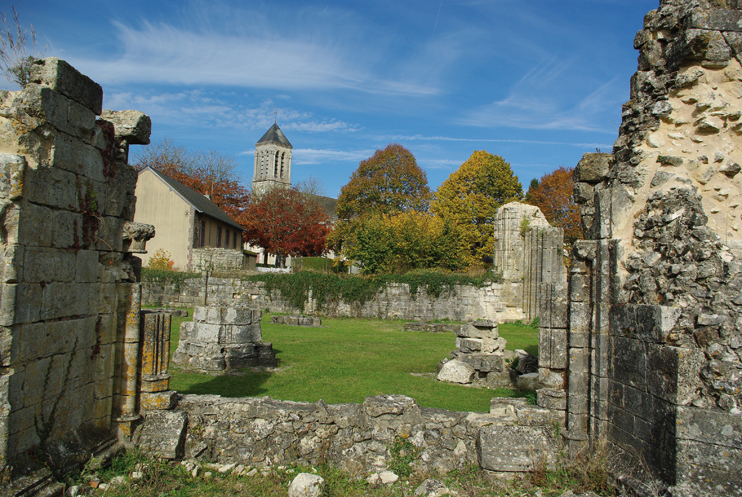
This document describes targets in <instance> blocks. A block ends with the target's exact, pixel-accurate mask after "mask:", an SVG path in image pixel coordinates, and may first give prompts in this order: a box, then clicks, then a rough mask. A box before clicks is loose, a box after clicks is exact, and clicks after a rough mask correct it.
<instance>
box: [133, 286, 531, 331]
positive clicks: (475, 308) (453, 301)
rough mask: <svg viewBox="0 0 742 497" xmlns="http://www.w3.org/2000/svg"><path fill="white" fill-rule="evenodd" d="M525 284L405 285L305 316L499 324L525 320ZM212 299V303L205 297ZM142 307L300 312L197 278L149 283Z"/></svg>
mask: <svg viewBox="0 0 742 497" xmlns="http://www.w3.org/2000/svg"><path fill="white" fill-rule="evenodd" d="M521 286H522V283H521V282H517V283H509V282H508V283H490V284H488V285H485V286H483V287H481V288H478V287H474V286H464V285H457V286H456V287H455V288H454V290H453V291H452V292H451V293H450V294H449V293H447V292H445V291H444V292H443V293H442V294H441V295H440V296H439V297H435V296H432V295H428V294H427V292H425V290H424V289H423V288H420V289H418V292H417V294H415V295H413V294H411V292H410V286H409V285H406V284H390V285H388V286H387V287H386V288H385V289H384V290H382V291H380V292H379V293H378V294H377V295H376V296H375V297H374V298H372V299H371V300H369V301H368V302H366V303H364V304H363V305H357V304H353V303H350V302H344V301H338V302H335V303H333V304H332V305H329V306H326V307H322V309H320V308H319V306H318V305H317V302H316V301H314V300H312V299H311V298H310V299H309V301H308V302H306V303H305V305H304V309H302V312H303V313H304V314H307V315H312V314H322V315H325V316H329V317H361V318H378V319H406V320H411V321H412V320H414V321H434V320H436V319H450V320H452V321H474V320H477V319H485V318H487V319H490V318H492V319H495V320H496V321H497V322H503V321H515V320H518V319H523V314H522V313H521V309H520V302H521ZM205 294H208V298H206V295H205ZM142 299H143V302H145V303H147V304H153V305H167V306H172V307H175V306H193V305H204V304H206V305H232V303H234V304H235V305H251V306H255V307H256V308H258V309H268V310H269V311H270V312H279V313H295V312H296V311H297V309H295V308H294V307H293V305H292V304H291V303H290V302H289V301H288V300H287V299H285V298H283V297H282V296H281V293H280V292H279V291H273V292H271V293H270V294H269V293H268V292H267V291H266V290H265V283H263V282H252V281H242V280H240V279H233V278H213V277H210V278H208V281H207V280H206V279H205V278H193V279H187V280H185V281H183V282H181V283H178V285H177V286H176V285H175V284H166V283H160V282H145V283H143V289H142Z"/></svg>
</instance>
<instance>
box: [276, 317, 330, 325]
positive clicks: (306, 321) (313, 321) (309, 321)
mask: <svg viewBox="0 0 742 497" xmlns="http://www.w3.org/2000/svg"><path fill="white" fill-rule="evenodd" d="M271 323H278V324H288V325H290V326H311V327H315V328H316V327H319V326H322V319H321V318H319V317H316V316H304V315H298V316H297V315H291V316H271Z"/></svg>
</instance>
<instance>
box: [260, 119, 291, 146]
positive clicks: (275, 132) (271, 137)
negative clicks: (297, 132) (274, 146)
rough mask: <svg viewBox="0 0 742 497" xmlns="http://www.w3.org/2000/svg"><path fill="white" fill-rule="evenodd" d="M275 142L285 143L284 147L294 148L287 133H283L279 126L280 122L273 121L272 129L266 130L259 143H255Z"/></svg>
mask: <svg viewBox="0 0 742 497" xmlns="http://www.w3.org/2000/svg"><path fill="white" fill-rule="evenodd" d="M271 142H275V143H278V144H280V145H283V146H284V147H289V148H294V147H292V146H291V144H290V143H289V141H288V140H287V139H286V135H284V134H283V131H281V128H279V127H278V124H276V123H273V126H271V129H269V130H268V131H266V132H265V134H264V135H263V138H261V139H260V140H258V143H256V144H255V145H260V144H261V143H271Z"/></svg>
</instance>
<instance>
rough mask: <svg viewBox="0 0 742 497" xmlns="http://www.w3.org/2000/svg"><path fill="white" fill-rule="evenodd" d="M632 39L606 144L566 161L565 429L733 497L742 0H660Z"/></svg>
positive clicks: (741, 343)
mask: <svg viewBox="0 0 742 497" xmlns="http://www.w3.org/2000/svg"><path fill="white" fill-rule="evenodd" d="M635 47H636V48H637V49H639V51H640V56H639V67H638V71H637V73H636V74H635V75H634V76H633V77H632V80H631V100H630V101H629V102H627V103H626V104H625V105H624V106H623V122H622V124H621V127H620V130H619V137H618V139H617V140H616V142H615V144H614V151H613V154H612V155H610V154H586V156H585V157H583V160H582V161H580V164H578V167H577V168H576V170H575V182H576V184H575V197H576V199H577V201H578V202H579V203H580V204H581V210H582V214H583V222H584V223H585V228H586V233H587V235H588V238H590V240H586V241H583V242H578V243H577V244H576V246H575V250H574V264H573V267H572V269H571V281H570V293H569V306H570V315H569V319H570V330H569V336H568V339H567V341H566V342H565V345H566V347H567V350H568V357H569V365H568V372H569V373H568V396H567V407H568V413H569V414H568V423H567V427H568V432H567V438H568V439H569V440H571V441H572V442H573V446H574V447H579V446H580V444H581V442H582V441H585V440H587V439H592V440H601V439H602V440H607V441H608V442H609V446H610V448H611V450H612V451H613V452H615V453H617V454H621V455H623V456H626V458H627V460H630V461H633V462H634V464H635V465H636V466H637V467H642V464H644V465H645V466H644V468H645V469H646V470H647V473H648V474H646V475H644V479H648V478H650V477H654V478H658V479H659V480H661V481H662V482H663V483H664V484H665V485H676V486H677V487H676V490H675V491H676V492H677V495H705V494H706V493H707V492H717V493H718V492H721V493H738V492H740V489H741V488H742V480H741V479H740V477H739V475H738V472H737V471H736V470H738V468H739V467H742V446H741V445H740V439H741V437H742V418H741V417H740V407H742V392H741V390H740V389H741V388H742V361H741V359H742V356H741V353H742V314H740V305H742V298H740V290H741V289H742V265H741V264H740V260H739V258H738V257H739V254H740V247H741V245H740V242H741V241H742V233H741V232H740V227H741V226H742V222H741V219H740V215H741V214H742V210H741V207H740V199H741V198H742V185H741V184H740V175H739V174H738V173H739V172H740V165H739V164H740V163H742V148H741V145H742V138H741V136H742V127H741V126H742V120H740V117H742V66H741V65H740V63H741V62H742V5H740V4H739V2H736V1H728V0H727V1H723V0H722V1H716V2H709V1H706V0H700V1H677V0H666V1H662V2H661V5H660V8H659V9H658V10H656V11H652V12H650V13H649V14H647V16H646V17H645V20H644V29H643V30H642V31H640V32H639V33H638V34H637V36H636V39H635ZM640 460H641V461H643V463H639V462H637V461H640Z"/></svg>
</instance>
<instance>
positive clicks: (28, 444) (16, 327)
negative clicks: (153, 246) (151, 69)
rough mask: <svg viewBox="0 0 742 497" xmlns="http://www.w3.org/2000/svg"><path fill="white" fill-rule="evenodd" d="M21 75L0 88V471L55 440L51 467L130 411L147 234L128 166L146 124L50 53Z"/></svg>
mask: <svg viewBox="0 0 742 497" xmlns="http://www.w3.org/2000/svg"><path fill="white" fill-rule="evenodd" d="M30 81H31V82H30V83H29V84H28V85H27V86H26V87H25V88H23V90H21V91H17V92H5V91H4V92H0V201H1V203H2V207H1V208H0V227H1V229H0V254H1V256H2V260H3V264H2V269H1V270H0V321H1V322H0V468H2V467H4V466H5V465H8V464H10V463H13V466H14V467H15V468H16V469H20V467H21V466H22V464H20V460H21V457H22V456H23V455H24V454H26V453H28V451H29V450H31V449H32V448H34V447H41V448H42V449H44V450H46V451H47V452H54V450H55V449H54V447H55V446H56V447H61V448H59V450H58V454H59V456H60V457H59V458H56V457H51V458H50V460H49V462H50V463H51V464H52V465H53V464H56V463H60V462H62V461H61V460H62V459H64V458H63V457H62V455H64V456H70V455H71V454H70V447H69V446H68V447H67V448H66V449H64V448H63V447H62V446H59V443H61V442H74V441H77V442H80V440H81V437H82V436H83V434H90V433H98V434H107V433H110V429H111V428H112V426H113V427H115V426H116V423H115V422H116V419H117V418H118V417H120V416H122V415H124V414H126V413H127V411H126V406H127V405H129V403H130V386H131V375H130V374H129V373H131V371H130V368H131V367H132V361H136V358H137V356H136V353H134V352H135V350H134V349H135V348H136V347H135V345H136V343H137V342H138V338H132V334H131V333H130V331H131V330H129V331H127V330H128V329H129V328H134V329H136V330H137V331H138V312H139V300H138V295H139V292H138V283H136V275H137V272H138V267H139V264H138V262H137V261H138V259H137V258H136V257H134V256H133V254H134V253H135V252H139V251H141V250H143V248H144V241H146V239H147V238H151V237H152V235H153V234H154V231H153V230H152V229H151V226H148V225H137V224H135V223H132V222H131V221H132V219H133V215H134V204H135V200H136V199H135V197H134V186H135V183H136V171H135V170H134V169H133V168H132V167H130V166H128V165H127V155H128V148H129V145H130V144H137V143H148V142H149V130H150V122H149V118H148V117H147V116H145V115H143V114H141V113H137V112H134V111H125V112H111V111H102V109H101V105H102V98H103V93H102V90H101V87H100V86H99V85H97V84H96V83H95V82H93V81H92V80H90V79H89V78H87V77H86V76H83V75H82V74H80V73H79V72H77V71H76V70H75V69H74V68H73V67H71V66H70V65H69V64H67V63H66V62H64V61H62V60H59V59H56V58H47V59H44V60H40V61H36V62H35V63H34V64H33V66H32V68H31V76H30ZM96 116H101V118H100V119H97V120H96ZM134 310H136V313H137V314H136V315H135V314H134ZM134 316H136V318H135V321H136V323H134V324H133V325H132V326H129V322H130V321H131V319H133V317H134ZM132 354H133V355H132ZM101 436H105V435H101Z"/></svg>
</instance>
